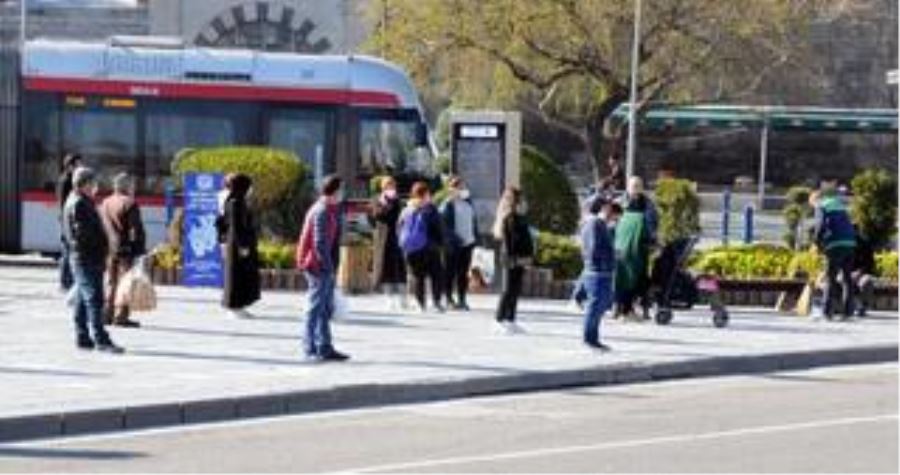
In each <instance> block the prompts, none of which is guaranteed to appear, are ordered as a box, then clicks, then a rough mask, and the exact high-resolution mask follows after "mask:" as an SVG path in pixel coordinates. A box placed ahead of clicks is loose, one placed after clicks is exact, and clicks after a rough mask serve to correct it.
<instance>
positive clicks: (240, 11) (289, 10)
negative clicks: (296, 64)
mask: <svg viewBox="0 0 900 475" xmlns="http://www.w3.org/2000/svg"><path fill="white" fill-rule="evenodd" d="M310 16H311V15H306V14H304V12H303V11H301V10H299V9H297V8H293V7H291V6H287V5H284V4H282V3H279V2H259V1H258V2H248V3H244V4H240V5H236V6H234V7H231V8H229V9H228V10H225V11H223V12H222V13H220V14H219V15H217V16H216V17H215V18H213V20H212V21H211V22H210V23H209V25H208V26H207V27H206V28H204V29H203V30H202V31H201V32H200V33H199V34H198V35H197V37H196V38H195V39H194V43H195V44H196V45H197V46H207V47H214V48H250V49H258V50H265V51H292V52H297V53H325V52H328V51H329V50H330V49H331V48H332V42H331V40H329V39H328V37H327V36H326V35H325V32H324V31H322V28H320V26H319V25H318V24H317V23H316V22H314V21H313V20H312V19H311V18H310Z"/></svg>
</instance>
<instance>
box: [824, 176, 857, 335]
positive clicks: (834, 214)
mask: <svg viewBox="0 0 900 475" xmlns="http://www.w3.org/2000/svg"><path fill="white" fill-rule="evenodd" d="M815 237H816V244H817V245H818V247H819V249H820V250H822V251H824V252H825V258H826V260H827V262H828V263H827V266H826V276H827V280H826V281H825V289H824V291H823V294H824V297H825V305H824V313H825V318H827V319H829V320H830V319H831V318H832V317H833V316H834V305H833V303H832V302H833V300H834V294H835V293H836V290H837V289H836V286H837V284H838V282H837V276H838V273H840V274H841V279H842V282H843V293H842V296H841V311H842V312H843V319H844V320H846V319H848V318H850V316H851V315H852V314H853V284H852V282H853V280H852V277H851V274H852V273H853V254H854V249H855V248H856V231H855V229H854V228H853V223H852V222H851V221H850V214H849V213H848V212H847V206H846V204H845V203H844V201H843V200H842V199H841V198H840V196H838V194H837V191H836V190H835V186H834V183H833V182H823V184H822V187H821V191H820V193H819V200H818V203H817V204H816V208H815Z"/></svg>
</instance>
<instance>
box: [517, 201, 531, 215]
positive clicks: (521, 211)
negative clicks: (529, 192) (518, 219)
mask: <svg viewBox="0 0 900 475" xmlns="http://www.w3.org/2000/svg"><path fill="white" fill-rule="evenodd" d="M516 211H517V212H518V213H519V214H525V213H527V212H528V203H526V202H524V201H523V202H521V203H519V204H518V206H516Z"/></svg>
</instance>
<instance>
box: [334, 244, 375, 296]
mask: <svg viewBox="0 0 900 475" xmlns="http://www.w3.org/2000/svg"><path fill="white" fill-rule="evenodd" d="M337 285H338V287H340V288H341V289H342V290H343V291H344V292H345V293H347V294H362V293H367V292H371V290H372V246H369V245H364V246H360V245H354V246H341V265H340V267H339V268H338V272H337Z"/></svg>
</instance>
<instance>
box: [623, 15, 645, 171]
mask: <svg viewBox="0 0 900 475" xmlns="http://www.w3.org/2000/svg"><path fill="white" fill-rule="evenodd" d="M640 50H641V0H634V37H633V38H632V40H631V93H630V94H629V99H628V101H629V103H628V145H627V147H628V149H627V152H626V153H627V158H626V160H625V176H626V177H631V176H633V175H634V154H635V149H636V147H637V123H636V117H637V89H638V87H637V81H638V67H639V66H640V64H638V63H639V61H640Z"/></svg>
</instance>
